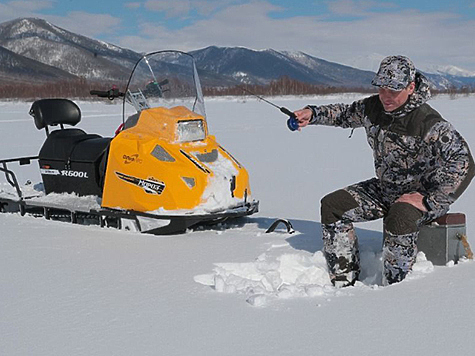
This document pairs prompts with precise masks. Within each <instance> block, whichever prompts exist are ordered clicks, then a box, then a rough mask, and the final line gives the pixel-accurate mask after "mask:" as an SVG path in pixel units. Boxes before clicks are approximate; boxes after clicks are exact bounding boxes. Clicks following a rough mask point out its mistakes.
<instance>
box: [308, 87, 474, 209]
mask: <svg viewBox="0 0 475 356" xmlns="http://www.w3.org/2000/svg"><path fill="white" fill-rule="evenodd" d="M308 108H310V109H312V111H313V118H312V120H311V124H316V125H329V126H338V127H343V128H357V127H364V128H365V130H366V135H367V140H368V143H369V145H370V146H371V148H372V150H373V157H374V166H375V171H376V176H377V178H378V179H379V181H380V183H381V188H382V191H383V192H384V194H385V196H384V197H382V199H383V200H384V201H385V202H386V203H388V204H392V203H393V202H394V201H395V200H396V199H397V198H399V197H400V196H401V195H402V194H405V193H411V192H419V193H421V194H422V195H424V197H425V198H424V203H425V205H426V207H427V208H428V210H429V211H431V210H439V211H440V210H445V211H446V210H448V208H449V205H450V204H452V203H453V202H454V201H455V200H456V199H457V198H458V197H459V196H460V194H462V192H463V191H464V190H465V189H466V188H467V186H468V184H469V183H470V181H471V179H472V178H473V176H474V162H473V158H472V156H471V154H470V150H469V147H468V145H467V143H466V142H465V140H464V139H463V137H462V136H461V135H460V134H459V133H458V132H457V131H456V130H455V129H454V127H453V126H452V125H451V124H450V123H449V122H447V121H445V120H444V119H443V118H442V117H441V115H440V114H439V113H438V112H437V111H435V110H434V109H433V108H431V107H430V106H429V105H428V104H426V103H425V102H424V103H421V104H420V105H419V106H417V107H416V108H415V109H413V108H411V111H409V112H407V113H404V114H403V115H394V116H393V115H390V114H388V113H386V112H385V111H384V108H383V106H382V104H381V102H380V100H379V97H378V96H377V95H375V96H371V97H369V98H366V99H363V100H359V101H355V102H354V103H352V104H350V105H346V104H334V105H325V106H308Z"/></svg>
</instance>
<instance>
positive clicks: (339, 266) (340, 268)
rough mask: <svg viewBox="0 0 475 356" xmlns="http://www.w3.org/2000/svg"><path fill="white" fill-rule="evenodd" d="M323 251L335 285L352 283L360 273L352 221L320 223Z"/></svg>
mask: <svg viewBox="0 0 475 356" xmlns="http://www.w3.org/2000/svg"><path fill="white" fill-rule="evenodd" d="M322 238H323V252H324V254H325V258H326V260H327V265H328V271H329V274H330V279H331V281H332V283H333V285H334V286H335V287H338V288H340V287H346V286H350V285H354V284H355V282H356V281H357V280H358V276H359V274H360V257H359V251H358V239H357V237H356V234H355V230H354V228H353V224H352V223H344V222H342V221H337V222H336V223H333V224H322Z"/></svg>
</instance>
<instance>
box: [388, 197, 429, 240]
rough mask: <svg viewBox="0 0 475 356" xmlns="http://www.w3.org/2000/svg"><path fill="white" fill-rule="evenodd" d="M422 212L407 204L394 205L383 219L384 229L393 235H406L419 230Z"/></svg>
mask: <svg viewBox="0 0 475 356" xmlns="http://www.w3.org/2000/svg"><path fill="white" fill-rule="evenodd" d="M422 215H423V214H422V212H421V211H420V210H419V209H417V208H416V207H414V206H412V205H411V204H408V203H395V204H393V205H392V206H391V208H390V209H389V212H388V215H387V216H386V218H385V221H384V223H385V228H386V230H387V231H388V232H390V233H391V234H393V235H406V234H411V233H413V232H416V231H418V230H419V224H418V221H419V220H420V219H421V218H422Z"/></svg>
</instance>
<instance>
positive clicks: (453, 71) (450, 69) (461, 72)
mask: <svg viewBox="0 0 475 356" xmlns="http://www.w3.org/2000/svg"><path fill="white" fill-rule="evenodd" d="M426 72H428V73H432V74H440V75H451V76H455V77H465V78H467V77H475V72H472V71H468V70H465V69H462V68H460V67H457V66H453V65H439V66H437V65H435V66H428V67H427V68H426Z"/></svg>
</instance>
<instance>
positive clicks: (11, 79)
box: [0, 18, 475, 89]
mask: <svg viewBox="0 0 475 356" xmlns="http://www.w3.org/2000/svg"><path fill="white" fill-rule="evenodd" d="M162 49H163V48H157V50H162ZM169 49H173V48H169ZM190 53H192V54H193V55H194V57H195V58H196V62H197V67H198V70H199V72H200V77H201V82H202V84H203V85H204V86H211V87H218V86H219V87H222V86H233V85H236V84H239V83H248V84H268V83H270V82H271V81H273V80H277V79H279V78H281V77H282V76H287V77H289V78H292V79H295V80H298V81H301V82H305V83H309V84H314V85H322V86H333V87H348V88H365V87H366V88H367V87H369V86H370V84H369V83H370V82H371V79H372V77H373V75H374V72H372V71H368V70H360V69H356V68H353V67H349V66H345V65H341V64H337V63H333V62H329V61H325V60H323V59H319V58H316V57H313V56H310V55H308V54H306V53H303V52H288V51H277V50H273V49H267V50H262V51H256V50H251V49H247V48H243V47H214V46H211V47H207V48H204V49H198V50H195V51H191V52H190ZM141 55H142V54H140V53H137V52H134V51H132V50H128V49H124V48H121V47H118V46H115V45H112V44H109V43H105V42H103V41H98V40H95V39H91V38H88V37H85V36H82V35H78V34H75V33H72V32H70V31H67V30H64V29H61V28H59V27H57V26H55V25H53V24H51V23H49V22H47V21H45V20H42V19H38V18H23V19H16V20H12V21H8V22H4V23H2V24H0V83H18V82H25V83H32V82H35V83H43V82H54V81H59V80H73V79H79V78H82V79H86V80H89V81H100V82H102V83H105V82H113V83H125V82H126V81H127V79H128V76H129V74H130V71H131V69H132V68H133V66H134V64H135V63H136V61H137V60H138V59H139V58H140V57H141ZM426 75H427V77H428V78H429V80H430V81H431V82H432V84H433V86H434V87H436V88H438V89H445V88H449V87H461V86H464V85H472V86H473V85H475V76H470V75H467V73H465V72H464V73H461V72H460V71H454V69H453V68H448V69H447V72H440V73H439V74H427V73H426Z"/></svg>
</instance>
